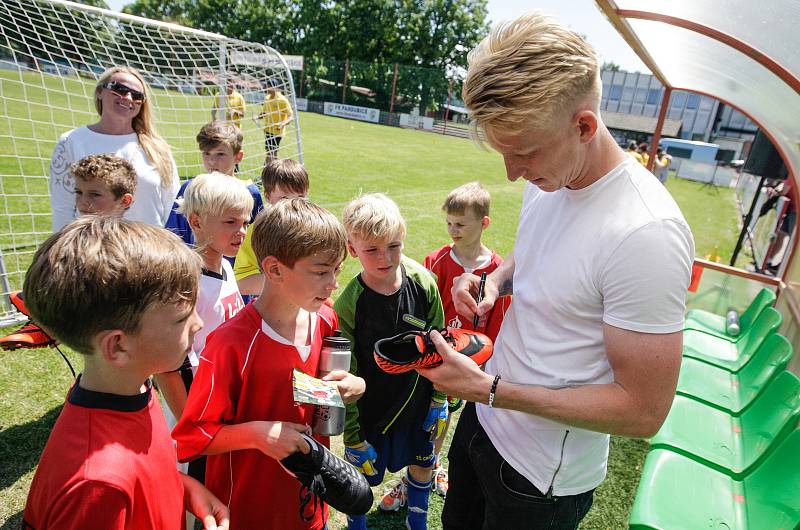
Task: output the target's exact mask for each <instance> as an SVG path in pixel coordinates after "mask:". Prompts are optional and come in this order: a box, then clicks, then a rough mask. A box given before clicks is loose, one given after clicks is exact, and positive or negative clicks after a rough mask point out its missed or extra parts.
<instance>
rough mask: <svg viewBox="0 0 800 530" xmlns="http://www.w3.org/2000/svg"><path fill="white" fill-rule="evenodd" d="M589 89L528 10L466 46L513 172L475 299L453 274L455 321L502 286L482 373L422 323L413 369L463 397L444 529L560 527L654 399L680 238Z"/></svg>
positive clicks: (577, 63) (593, 77)
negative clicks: (425, 352)
mask: <svg viewBox="0 0 800 530" xmlns="http://www.w3.org/2000/svg"><path fill="white" fill-rule="evenodd" d="M600 92H601V83H600V78H599V74H598V66H597V59H596V56H595V53H594V50H593V49H592V47H591V46H590V45H589V44H588V43H587V42H586V41H585V40H584V39H582V38H581V37H580V36H579V35H578V34H576V33H575V32H573V31H571V30H569V29H567V28H565V27H564V26H561V25H560V24H558V23H557V22H555V21H553V20H552V19H549V18H547V17H544V16H542V15H539V14H531V15H527V16H524V17H521V18H520V19H517V20H515V21H512V22H509V23H506V24H503V25H500V26H499V27H498V28H496V29H495V30H494V31H493V32H492V34H491V35H490V36H489V37H487V38H486V39H485V40H484V41H483V42H482V43H481V44H480V45H479V46H478V47H477V48H476V49H475V50H473V51H472V53H471V54H470V58H469V72H468V76H467V80H466V82H465V85H464V92H463V94H464V101H465V103H466V105H467V108H468V109H469V110H470V113H471V116H472V118H473V119H474V121H475V123H476V125H477V127H478V128H480V129H481V130H482V131H483V132H484V133H485V137H486V139H487V141H488V143H489V144H490V146H491V147H492V148H494V149H495V150H496V151H498V152H499V153H500V154H501V155H502V156H503V159H504V161H505V164H506V171H507V173H508V178H509V180H512V181H515V180H517V179H519V178H520V177H521V178H522V179H523V180H524V181H526V182H525V188H524V191H523V204H522V210H521V212H520V221H519V228H518V232H517V237H516V242H515V245H514V251H513V253H512V255H510V256H509V257H508V258H506V261H505V262H504V263H503V264H502V265H501V266H500V267H499V268H498V269H497V270H496V271H495V272H493V273H492V274H490V275H489V277H488V279H487V281H486V286H485V295H484V298H483V301H482V302H481V303H480V304H478V303H476V300H475V298H476V297H477V290H478V281H479V280H478V279H476V277H474V275H464V276H461V277H460V278H459V279H458V281H457V282H456V284H455V285H454V287H453V299H454V301H455V305H456V310H457V311H459V313H461V314H463V315H464V316H465V317H467V318H472V317H473V316H474V315H475V314H476V313H477V314H478V315H485V314H486V313H487V312H488V311H489V310H490V308H491V307H492V305H493V304H494V302H495V300H497V298H498V297H499V296H502V295H507V294H512V293H513V295H514V300H513V302H512V304H511V307H510V309H509V311H508V312H507V313H506V317H505V320H504V322H503V327H502V329H501V330H500V334H499V336H498V338H497V342H496V344H495V351H494V356H493V357H492V359H490V361H489V362H488V363H487V364H486V367H485V372H484V371H481V370H480V369H479V368H478V367H477V366H476V365H475V364H474V363H472V362H471V361H470V360H469V359H468V358H466V357H465V356H462V355H456V354H455V352H454V351H453V350H451V349H450V348H449V347H448V346H447V344H446V343H445V342H444V341H443V340H441V339H440V338H439V337H437V336H436V334H434V342H435V343H436V345H437V349H438V350H439V352H440V353H441V354H442V356H443V358H444V364H443V365H442V366H440V367H438V368H434V369H429V370H420V373H422V375H424V376H425V377H427V378H429V379H431V380H432V381H433V382H434V383H435V385H436V387H437V388H439V389H441V390H443V391H445V392H447V393H448V394H450V395H456V396H460V397H462V398H465V399H467V400H470V401H474V402H475V403H476V405H475V406H474V408H469V409H467V410H465V412H464V413H463V414H462V417H461V421H460V423H459V426H458V429H457V431H456V433H455V436H454V440H453V445H452V448H451V450H450V455H449V457H450V473H451V474H450V489H449V491H448V495H447V500H446V504H445V508H444V511H443V514H442V522H443V525H444V528H446V529H454V528H458V529H471V528H526V529H532V528H534V529H538V528H557V529H567V528H569V529H574V528H577V527H578V524H579V523H580V521H581V519H582V518H583V517H584V516H585V515H586V513H587V512H588V510H589V508H590V506H591V503H592V494H593V491H594V489H595V488H596V487H597V486H598V485H599V484H600V483H601V482H602V481H603V479H604V478H605V473H606V462H607V456H608V439H609V436H608V434H609V433H610V434H617V435H623V436H631V437H648V436H652V435H653V434H654V433H655V432H656V431H657V430H658V429H659V427H660V425H661V423H662V422H663V420H664V418H665V417H666V414H667V412H668V410H669V407H670V404H671V402H672V396H673V395H674V392H675V386H676V382H677V377H678V370H679V366H680V359H681V346H682V328H683V313H684V304H685V292H686V288H687V286H688V284H689V277H690V269H691V262H692V258H693V256H694V242H693V238H692V234H691V231H690V230H689V227H688V225H687V224H686V221H685V220H684V218H683V215H682V214H681V212H680V210H679V208H678V206H677V205H676V204H675V202H674V201H673V200H672V198H671V197H670V195H669V194H668V193H667V192H666V190H665V189H664V187H663V186H662V185H661V184H660V183H659V182H658V181H657V180H656V179H654V178H653V176H652V174H650V173H649V172H648V171H647V170H646V169H645V168H644V167H642V166H641V165H640V164H638V163H637V162H636V161H634V160H632V159H630V158H629V157H628V156H627V155H626V154H625V153H624V152H623V151H622V150H621V149H620V148H619V147H618V146H617V144H616V142H615V141H614V138H613V137H612V136H611V134H610V133H609V132H608V129H606V127H605V125H604V124H603V122H602V120H601V118H600V113H599V103H600ZM476 482H477V483H478V484H479V485H480V487H476V486H475V483H476Z"/></svg>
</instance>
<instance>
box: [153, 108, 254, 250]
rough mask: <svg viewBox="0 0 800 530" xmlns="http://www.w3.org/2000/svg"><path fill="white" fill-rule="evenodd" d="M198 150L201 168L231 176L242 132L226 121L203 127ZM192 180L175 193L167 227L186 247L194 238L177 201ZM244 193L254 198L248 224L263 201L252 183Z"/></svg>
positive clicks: (240, 155) (238, 158) (239, 152)
mask: <svg viewBox="0 0 800 530" xmlns="http://www.w3.org/2000/svg"><path fill="white" fill-rule="evenodd" d="M196 139H197V147H198V148H199V149H200V152H201V153H202V156H203V167H204V168H205V169H206V172H208V173H214V172H215V171H216V172H219V173H224V174H226V175H231V176H233V175H234V174H235V173H236V168H237V167H238V164H239V162H241V161H242V158H243V157H244V151H242V141H243V139H244V137H243V136H242V131H241V130H239V128H238V127H237V126H236V125H234V124H233V123H231V122H228V121H212V122H209V123H206V124H205V125H203V127H202V128H201V129H200V132H198V133H197V138H196ZM191 181H192V179H189V180H187V181H186V182H184V183H183V184H182V185H181V188H180V189H179V190H178V195H177V197H176V199H175V203H174V204H173V205H172V211H171V212H170V214H169V217H168V218H167V223H166V228H167V230H169V231H171V232H175V233H176V234H177V235H178V236H179V237H180V238H181V239H183V241H184V242H185V243H186V244H187V245H194V243H195V238H194V234H193V232H192V227H191V226H190V224H189V220H188V219H187V218H186V216H185V215H183V214H182V213H181V212H180V211H178V200H179V199H180V198H181V197H183V195H184V193H186V187H187V186H189V183H190V182H191ZM247 190H248V191H249V192H250V195H251V196H252V197H253V208H252V210H251V214H250V222H253V221H255V219H256V215H258V213H259V212H260V211H261V210H263V209H264V201H263V200H262V198H261V193H260V192H259V191H258V186H256V185H255V184H253V183H252V182H250V181H248V182H247Z"/></svg>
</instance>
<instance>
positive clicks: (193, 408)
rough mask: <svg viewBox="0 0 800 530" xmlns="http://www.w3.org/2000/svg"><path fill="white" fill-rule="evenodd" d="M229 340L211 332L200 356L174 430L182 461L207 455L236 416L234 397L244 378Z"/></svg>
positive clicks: (179, 456)
mask: <svg viewBox="0 0 800 530" xmlns="http://www.w3.org/2000/svg"><path fill="white" fill-rule="evenodd" d="M215 337H216V338H218V339H219V340H214V339H215ZM227 342H228V341H227V340H226V339H225V338H223V337H217V334H216V333H211V335H209V336H208V339H207V341H206V347H205V348H204V349H203V353H202V355H201V356H200V365H199V366H198V368H197V373H196V374H195V377H194V381H193V382H192V388H191V391H190V392H189V397H188V398H187V401H186V407H185V408H184V411H183V415H182V416H181V418H180V420H179V421H178V424H177V425H176V426H175V429H173V431H172V438H173V439H175V441H176V442H177V451H178V460H179V461H181V462H187V461H189V460H193V459H195V458H197V457H199V456H201V455H202V454H204V451H205V450H206V447H208V444H210V443H211V441H212V440H213V439H214V436H216V435H217V433H218V432H219V430H220V429H221V428H222V427H224V426H225V425H226V424H229V423H231V422H232V421H233V418H234V416H235V413H236V402H235V401H234V399H235V398H234V396H238V395H239V394H240V392H241V386H242V377H241V370H240V367H239V364H240V363H239V357H238V355H237V354H236V352H235V351H231V348H230V347H229V346H228V344H227ZM223 360H224V361H223Z"/></svg>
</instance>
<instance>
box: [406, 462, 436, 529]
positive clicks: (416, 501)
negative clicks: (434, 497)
mask: <svg viewBox="0 0 800 530" xmlns="http://www.w3.org/2000/svg"><path fill="white" fill-rule="evenodd" d="M407 477H408V517H406V523H407V525H408V527H409V528H410V529H411V530H427V528H428V496H429V495H430V493H431V482H430V481H428V482H417V481H416V480H414V479H413V477H412V476H411V473H408V474H407Z"/></svg>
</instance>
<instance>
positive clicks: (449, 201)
mask: <svg viewBox="0 0 800 530" xmlns="http://www.w3.org/2000/svg"><path fill="white" fill-rule="evenodd" d="M491 200H492V198H491V195H489V192H488V191H487V190H486V188H484V187H483V186H481V184H480V183H479V182H470V183H469V184H464V185H463V186H459V187H457V188H456V189H454V190H453V191H451V192H450V193H449V194H448V195H447V198H446V199H445V200H444V204H443V205H442V210H443V211H444V212H445V214H446V215H447V233H448V234H449V235H450V238H451V239H452V240H453V242H452V243H451V244H447V245H445V246H443V247H441V248H438V249H436V250H434V251H433V252H431V253H430V254H428V255H427V256H426V257H425V260H424V261H423V265H425V268H426V269H428V270H430V271H432V272H433V273H434V274H435V275H436V285H437V286H438V287H439V294H440V295H441V297H442V305H443V306H444V318H445V322H446V323H447V327H450V328H464V329H473V325H472V322H471V321H469V320H468V319H465V318H464V317H462V316H460V315H459V314H458V313H457V312H456V308H455V306H454V305H453V298H452V296H451V294H450V290H451V289H452V288H453V280H455V279H456V278H458V277H459V276H461V275H462V274H464V273H471V274H475V275H477V276H480V275H481V274H482V273H484V272H485V273H487V274H490V273H491V272H492V271H494V270H495V269H496V268H497V267H498V266H499V265H500V264H501V263H503V259H502V258H501V257H500V256H498V255H497V254H495V252H494V251H493V250H489V249H488V248H487V247H486V246H485V245H484V244H483V243H482V242H481V236H482V235H483V231H484V230H486V229H487V228H488V227H489V221H490V219H489V206H490V203H491ZM510 304H511V297H510V296H503V297H501V298H499V299H498V300H497V303H496V304H495V306H494V308H492V310H491V311H490V312H489V313H488V314H487V315H486V316H484V317H483V318H482V319H481V321H480V322H478V327H477V329H476V331H481V332H483V333H485V334H486V335H487V336H488V337H489V338H490V339H492V342H494V341H495V340H497V334H498V333H499V332H500V325H501V324H502V323H503V316H504V315H505V313H506V310H507V309H508V306H509V305H510ZM460 404H461V403H460V400H458V401H457V402H456V404H455V406H453V404H452V403H451V410H450V412H451V413H452V412H455V411H456V410H458V407H459V406H460ZM449 424H450V422H449V418H448V426H449ZM445 432H446V428H445ZM440 440H441V441H443V440H444V436H442V437H441V438H440ZM441 441H438V442H439V443H438V444H437V445H436V447H435V448H434V449H435V452H436V456H437V458H436V466H435V467H434V471H433V472H434V491H436V492H437V493H438V494H440V495H442V496H445V495H446V494H447V488H448V478H447V470H446V469H444V467H442V465H441V464H440V463H439V458H438V455H439V451H440V450H441V448H442V442H441Z"/></svg>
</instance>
